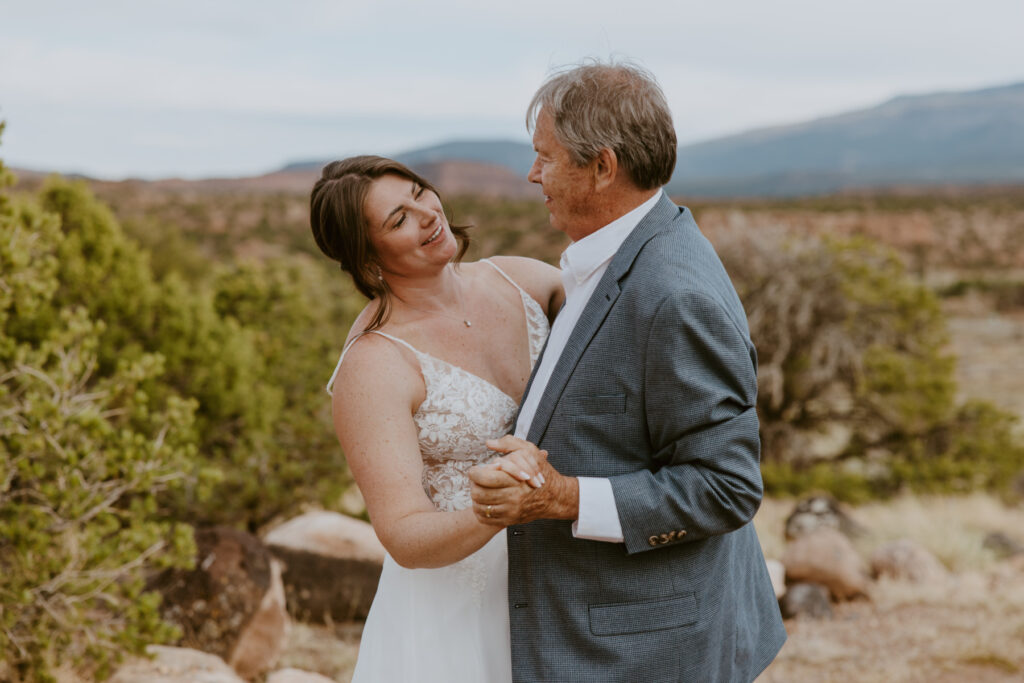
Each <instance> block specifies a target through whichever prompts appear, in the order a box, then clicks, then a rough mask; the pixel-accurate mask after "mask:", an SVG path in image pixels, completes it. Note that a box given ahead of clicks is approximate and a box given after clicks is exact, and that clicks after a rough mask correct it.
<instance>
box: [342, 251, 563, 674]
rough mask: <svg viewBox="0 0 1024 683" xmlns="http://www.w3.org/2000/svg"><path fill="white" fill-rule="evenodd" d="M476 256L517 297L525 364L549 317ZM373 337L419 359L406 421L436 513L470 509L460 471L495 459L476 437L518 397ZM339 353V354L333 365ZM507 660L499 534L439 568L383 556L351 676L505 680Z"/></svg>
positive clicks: (509, 419) (501, 422)
mask: <svg viewBox="0 0 1024 683" xmlns="http://www.w3.org/2000/svg"><path fill="white" fill-rule="evenodd" d="M484 263H488V264H490V265H491V266H492V267H493V268H495V270H497V271H498V272H499V273H501V275H502V276H504V278H505V279H506V280H508V281H509V282H511V283H512V285H514V286H515V287H516V289H517V290H518V291H519V294H520V296H521V297H522V300H523V307H524V309H525V311H526V326H527V329H526V330H525V332H526V334H527V335H528V338H529V345H530V363H531V365H532V364H533V363H535V362H536V361H537V357H538V355H540V351H541V349H542V348H543V346H544V340H545V339H546V338H547V335H548V321H547V318H546V317H545V315H544V312H543V311H542V310H541V308H540V306H539V305H538V304H537V302H536V301H534V300H533V298H532V297H530V295H528V294H527V293H526V292H524V291H523V290H522V288H520V287H519V285H517V284H516V283H515V282H514V281H513V280H512V279H511V278H509V277H508V275H506V274H505V273H504V271H502V270H501V269H500V268H498V267H497V266H496V265H494V264H493V263H491V262H490V261H486V260H485V261H484ZM373 334H379V335H381V336H383V337H387V338H388V339H391V340H392V341H394V342H395V343H397V344H401V345H402V346H404V347H406V348H408V349H410V350H411V351H412V352H413V354H415V356H416V358H417V359H418V360H419V363H420V369H421V371H422V373H423V382H424V384H425V385H426V398H425V399H424V400H423V403H421V404H420V406H419V408H418V409H417V411H416V413H415V414H414V415H413V420H414V421H415V423H416V426H417V428H418V430H419V445H420V452H421V453H422V455H423V488H424V490H425V491H426V492H427V495H428V496H429V497H430V499H431V500H432V501H433V503H434V506H435V507H436V508H437V509H438V510H440V511H455V510H462V509H464V508H468V507H470V506H471V504H472V501H471V499H470V496H469V478H468V477H467V476H466V472H467V470H469V468H471V467H472V466H474V465H477V464H480V463H484V462H487V461H488V460H491V459H492V458H493V457H494V453H493V452H492V451H489V450H488V449H487V447H486V446H485V445H484V442H485V441H486V440H487V439H492V438H498V437H500V436H503V435H505V434H508V433H509V432H511V431H512V428H513V427H514V424H513V421H514V420H515V416H516V412H517V410H518V403H517V401H516V400H515V399H513V398H512V397H511V396H508V395H507V394H505V393H504V392H503V391H501V390H500V389H499V388H498V387H496V386H494V385H493V384H491V383H490V382H487V381H486V380H484V379H482V378H480V377H478V376H477V375H474V374H472V373H470V372H468V371H466V370H463V369H462V368H460V367H458V366H455V365H452V364H450V363H447V362H445V361H443V360H441V359H439V358H435V357H434V356H431V355H430V354H427V353H423V352H422V351H419V350H418V349H416V348H414V347H413V346H411V345H410V344H408V343H407V342H405V341H403V340H401V339H398V338H397V337H392V336H391V335H387V334H384V333H382V332H374V333H373ZM346 350H347V348H346ZM344 358H345V354H344V352H342V356H341V359H339V361H338V367H339V368H340V367H341V361H342V360H344ZM335 375H337V369H335ZM333 382H334V377H333V376H332V378H331V383H332V384H333ZM328 387H330V384H328ZM511 666H512V664H511V655H510V646H509V620H508V557H507V549H506V545H505V532H504V531H502V532H501V533H499V534H498V535H496V536H495V537H494V538H492V539H491V540H490V541H489V542H488V543H487V545H485V546H484V547H482V548H481V549H480V550H478V551H476V552H475V553H473V554H472V555H470V556H469V557H466V558H465V559H463V560H460V561H459V562H456V563H454V564H451V565H448V566H447V567H440V568H438V569H406V568H404V567H401V566H400V565H398V564H397V563H396V562H395V561H394V560H393V559H391V556H390V555H388V556H386V557H385V558H384V569H383V572H382V573H381V577H380V583H379V584H378V587H377V594H376V596H375V597H374V600H373V605H372V606H371V608H370V613H369V616H368V617H367V619H366V625H365V627H364V628H363V635H362V641H361V644H360V647H359V659H358V661H357V662H356V668H355V673H354V675H353V678H352V681H353V683H505V682H510V681H511V680H512V671H511Z"/></svg>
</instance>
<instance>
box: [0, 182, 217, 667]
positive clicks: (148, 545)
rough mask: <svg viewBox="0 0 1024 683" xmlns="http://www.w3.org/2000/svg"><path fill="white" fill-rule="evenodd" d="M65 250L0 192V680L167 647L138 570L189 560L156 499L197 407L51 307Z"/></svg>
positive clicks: (152, 360)
mask: <svg viewBox="0 0 1024 683" xmlns="http://www.w3.org/2000/svg"><path fill="white" fill-rule="evenodd" d="M0 173H2V171H0ZM0 183H3V184H6V179H5V180H3V181H0ZM67 241H68V240H67V238H66V237H65V236H64V234H63V233H62V232H61V230H60V222H59V219H58V217H57V216H56V215H54V214H51V213H47V212H45V211H42V210H41V209H40V208H39V207H38V206H37V205H35V204H33V203H32V202H28V201H24V200H20V199H17V200H12V199H11V198H10V197H9V196H8V195H7V193H6V192H5V191H2V190H0V680H15V679H19V678H20V679H23V680H28V681H36V680H38V681H45V680H50V670H51V668H52V666H53V665H54V664H55V663H58V662H60V663H65V664H71V665H73V666H75V667H76V668H78V669H79V670H81V671H83V672H86V673H88V674H89V675H92V676H95V677H97V678H102V677H103V676H104V675H105V674H106V673H108V672H109V670H110V666H111V664H112V663H113V662H115V661H116V660H117V658H118V657H119V656H120V655H121V654H122V653H123V652H125V651H128V652H141V650H142V648H143V647H144V646H145V645H146V644H147V643H150V642H165V641H167V640H170V639H173V638H174V636H175V632H174V630H173V629H172V628H170V627H169V626H168V625H166V624H164V623H163V622H162V621H161V620H160V618H159V614H158V611H157V605H158V598H157V596H154V595H147V594H145V593H143V582H144V577H145V571H146V570H147V568H150V567H162V566H188V565H189V563H190V562H191V561H192V557H193V553H194V548H193V546H192V533H191V529H190V528H189V527H188V526H187V525H184V524H181V523H177V522H174V521H171V520H168V519H166V518H165V517H164V516H163V515H162V514H161V513H160V510H159V504H158V498H159V497H160V496H161V495H167V494H173V493H174V492H176V491H181V490H183V489H184V487H185V486H186V485H187V484H188V483H190V482H189V475H188V472H189V471H190V469H191V465H190V463H191V462H192V461H193V460H194V459H195V457H196V442H197V438H196V432H195V428H194V422H193V416H194V411H195V407H196V406H195V403H194V402H193V401H190V400H186V399H183V398H181V397H178V396H173V395H166V396H154V395H152V394H150V393H149V392H148V391H147V390H146V387H147V386H150V385H152V383H153V382H155V381H157V380H158V379H159V377H160V376H161V373H162V372H163V366H164V363H163V358H162V357H161V356H160V355H158V354H149V353H142V352H140V353H136V354H132V356H131V357H126V358H121V359H118V358H115V357H111V356H106V357H105V358H104V354H103V353H102V352H101V349H103V346H104V342H105V335H106V334H107V326H106V324H105V323H104V322H103V321H101V320H98V319H96V318H95V317H93V316H92V315H91V314H90V312H89V310H88V309H87V308H85V307H83V306H77V305H64V304H63V303H62V302H61V293H62V287H61V282H60V275H61V272H62V267H63V266H64V262H63V261H62V260H61V256H62V255H64V254H66V253H67V251H65V248H66V243H67ZM104 364H106V367H105V368H104V367H103V366H104Z"/></svg>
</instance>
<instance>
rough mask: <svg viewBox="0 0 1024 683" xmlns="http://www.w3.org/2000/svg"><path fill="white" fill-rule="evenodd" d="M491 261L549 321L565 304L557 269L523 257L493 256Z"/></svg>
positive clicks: (560, 273)
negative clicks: (531, 299)
mask: <svg viewBox="0 0 1024 683" xmlns="http://www.w3.org/2000/svg"><path fill="white" fill-rule="evenodd" d="M491 261H493V262H494V263H495V265H497V266H498V267H499V268H501V269H502V270H504V271H505V272H506V273H508V275H509V277H511V278H512V279H513V280H515V281H516V283H517V284H518V285H519V286H520V287H522V288H523V289H524V290H526V293H527V294H529V295H530V296H531V297H533V299H534V300H535V301H536V302H537V303H538V304H540V307H541V308H542V309H543V310H544V313H545V314H546V315H547V317H548V320H549V321H553V320H554V319H555V316H556V315H557V314H558V311H559V310H561V308H562V304H564V303H565V289H564V288H563V287H562V272H561V271H560V270H559V269H558V268H555V267H554V266H552V265H548V264H547V263H544V262H543V261H538V260H537V259H532V258H526V257H525V256H493V257H491Z"/></svg>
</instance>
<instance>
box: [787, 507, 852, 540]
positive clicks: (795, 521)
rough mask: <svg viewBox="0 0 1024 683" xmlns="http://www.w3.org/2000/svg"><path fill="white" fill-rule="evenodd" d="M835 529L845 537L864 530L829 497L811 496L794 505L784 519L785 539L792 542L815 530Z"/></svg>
mask: <svg viewBox="0 0 1024 683" xmlns="http://www.w3.org/2000/svg"><path fill="white" fill-rule="evenodd" d="M823 528H826V529H835V530H837V531H840V532H842V533H843V534H845V535H847V536H851V537H852V536H859V535H862V534H863V533H864V528H863V527H862V526H861V525H860V524H858V523H857V522H855V521H854V520H853V518H852V517H850V515H848V514H847V513H846V512H845V511H844V510H843V509H842V507H841V506H840V505H839V502H838V501H837V500H836V499H835V498H832V497H831V496H812V497H810V498H805V499H804V500H802V501H800V502H799V503H797V504H796V507H794V508H793V512H791V513H790V514H789V517H787V518H786V539H787V540H790V541H791V540H793V539H795V538H799V537H800V536H803V535H805V534H809V533H811V532H812V531H815V530H817V529H823Z"/></svg>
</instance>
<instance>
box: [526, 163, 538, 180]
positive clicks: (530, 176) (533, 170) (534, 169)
mask: <svg viewBox="0 0 1024 683" xmlns="http://www.w3.org/2000/svg"><path fill="white" fill-rule="evenodd" d="M538 161H539V159H534V160H533V165H532V166H530V172H529V173H527V174H526V179H527V180H529V181H530V182H531V183H540V164H539V163H538Z"/></svg>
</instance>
